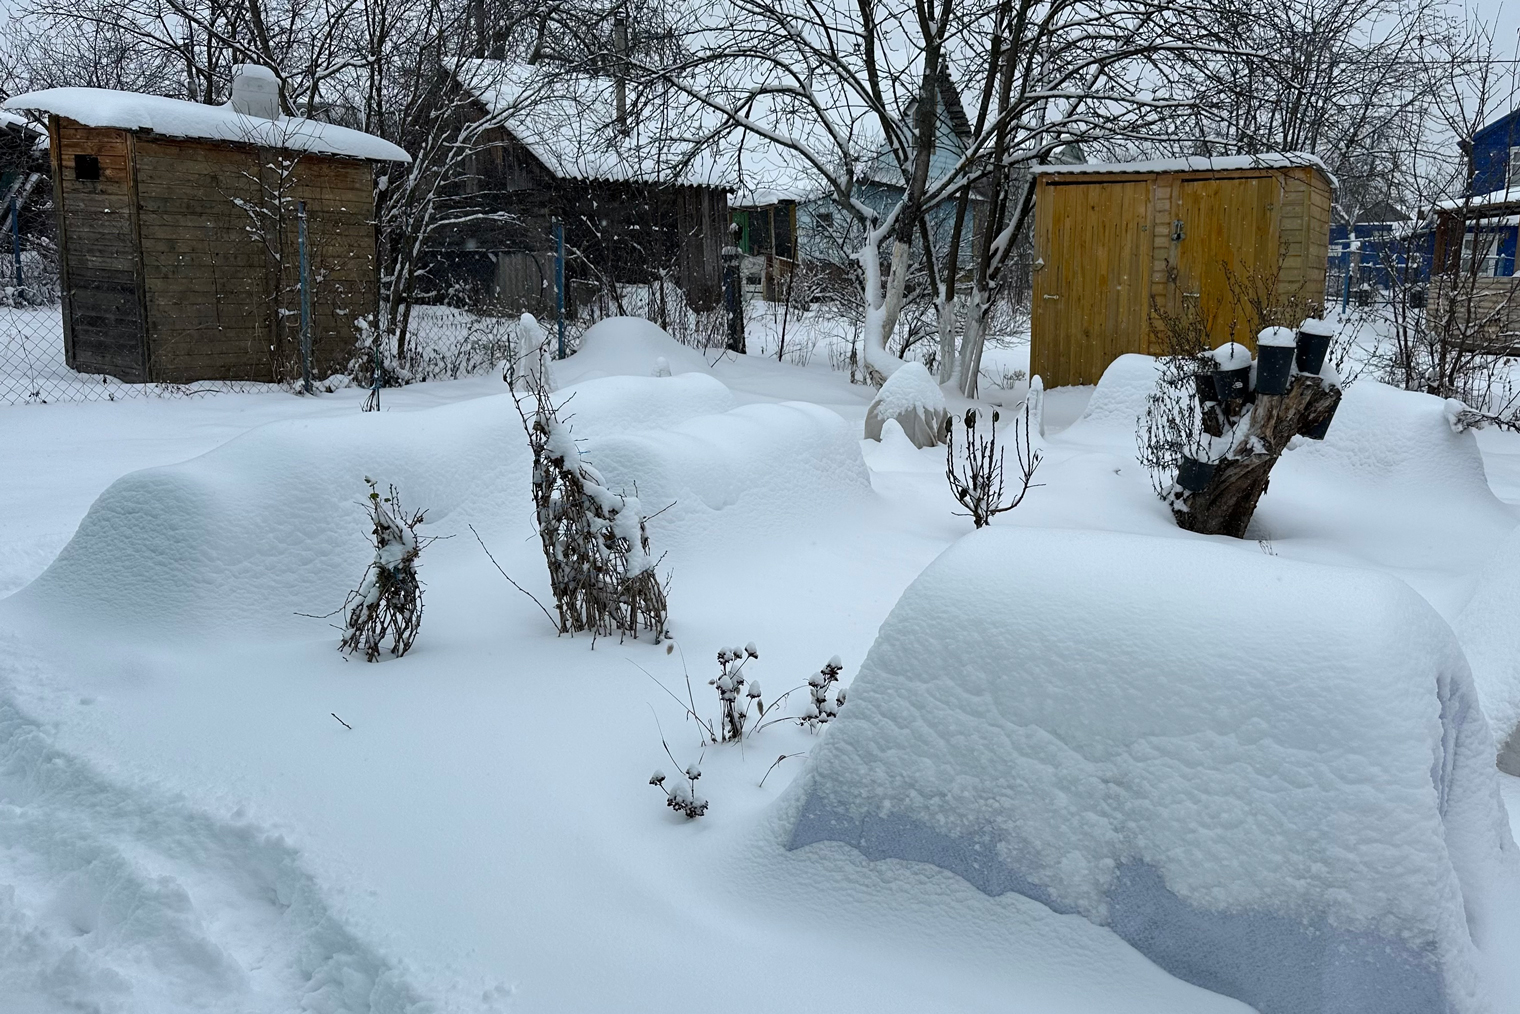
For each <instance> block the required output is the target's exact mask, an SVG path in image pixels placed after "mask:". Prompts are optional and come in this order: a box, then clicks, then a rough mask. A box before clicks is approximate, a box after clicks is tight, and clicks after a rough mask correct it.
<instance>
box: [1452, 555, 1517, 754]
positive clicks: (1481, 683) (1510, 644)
mask: <svg viewBox="0 0 1520 1014" xmlns="http://www.w3.org/2000/svg"><path fill="white" fill-rule="evenodd" d="M1455 626H1456V630H1457V635H1458V636H1459V637H1460V638H1461V639H1462V648H1463V650H1464V651H1465V652H1466V653H1467V661H1468V663H1469V664H1470V665H1471V666H1472V671H1473V682H1474V683H1476V684H1477V687H1478V697H1479V698H1480V699H1481V700H1482V701H1483V713H1484V714H1485V715H1487V716H1488V722H1489V725H1490V726H1492V727H1493V730H1494V741H1495V744H1496V746H1497V747H1498V749H1499V770H1501V771H1503V772H1504V773H1505V774H1510V775H1517V776H1520V529H1516V530H1515V531H1514V532H1513V533H1511V534H1510V536H1509V538H1508V539H1506V540H1505V541H1504V543H1503V544H1502V545H1501V546H1500V547H1499V549H1498V551H1497V552H1495V553H1494V559H1493V563H1491V564H1490V565H1489V566H1488V569H1487V570H1485V571H1484V572H1483V575H1482V576H1481V577H1480V578H1479V579H1478V587H1477V589H1476V590H1475V591H1474V592H1473V596H1472V598H1471V599H1470V600H1469V601H1468V603H1467V608H1466V609H1464V610H1462V614H1461V615H1460V616H1458V617H1457V621H1456V624H1455Z"/></svg>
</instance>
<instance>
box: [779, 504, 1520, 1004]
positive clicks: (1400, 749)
mask: <svg viewBox="0 0 1520 1014" xmlns="http://www.w3.org/2000/svg"><path fill="white" fill-rule="evenodd" d="M800 792H801V794H802V796H803V800H802V802H801V804H800V808H799V810H798V815H797V819H796V825H795V828H794V830H793V833H792V838H791V845H792V847H794V848H795V847H801V846H805V845H809V844H812V843H814V842H819V841H840V842H845V843H847V844H850V845H854V846H856V847H857V848H859V849H860V850H861V851H862V852H863V853H864V854H865V855H867V856H869V857H871V858H888V857H893V858H900V859H912V860H918V861H922V862H930V863H934V864H935V865H938V866H941V867H943V868H945V869H949V870H952V871H954V872H955V873H958V874H959V875H961V876H963V877H965V878H966V879H967V880H969V881H970V882H971V883H972V884H974V885H975V886H977V887H978V888H980V889H981V890H983V891H985V892H987V893H989V894H1001V893H1003V892H1006V891H1017V892H1019V893H1021V894H1025V895H1027V896H1029V897H1033V898H1037V899H1039V900H1040V901H1043V902H1045V903H1046V904H1048V905H1050V906H1051V908H1053V909H1055V910H1056V911H1058V912H1079V913H1081V914H1082V915H1084V916H1086V917H1088V918H1090V919H1092V920H1094V921H1095V922H1099V923H1101V924H1103V925H1107V926H1110V927H1111V928H1112V929H1113V930H1114V931H1115V932H1116V933H1118V934H1119V935H1120V936H1121V937H1123V938H1125V939H1126V940H1128V941H1129V942H1130V943H1132V944H1134V945H1135V946H1136V947H1138V948H1139V949H1140V950H1141V951H1142V952H1144V953H1145V954H1147V955H1148V956H1149V957H1151V958H1152V959H1153V960H1155V961H1156V962H1157V963H1158V964H1160V965H1161V966H1162V967H1163V968H1165V969H1167V970H1168V971H1170V972H1172V973H1173V974H1175V975H1178V976H1180V977H1182V978H1184V979H1187V980H1189V981H1192V982H1195V983H1198V984H1199V985H1202V986H1205V987H1207V988H1209V989H1213V990H1216V991H1219V992H1222V993H1225V994H1227V995H1231V996H1236V997H1239V998H1241V999H1243V1000H1245V1001H1246V1002H1248V1003H1250V1004H1252V1005H1253V1006H1255V1007H1256V1008H1257V1009H1258V1010H1260V1011H1261V1012H1262V1014H1311V1012H1313V1014H1358V1012H1365V1014H1400V1012H1408V1014H1431V1012H1436V1011H1451V1012H1477V1011H1486V1010H1490V1009H1493V1008H1491V1007H1490V1006H1489V1002H1490V1000H1491V998H1492V995H1493V993H1492V992H1491V991H1492V990H1493V989H1495V988H1499V989H1507V988H1508V986H1509V984H1508V983H1507V982H1500V983H1498V984H1495V983H1492V982H1489V981H1487V980H1488V978H1489V977H1490V975H1491V973H1492V970H1493V968H1494V967H1497V966H1499V965H1501V964H1502V963H1506V962H1510V961H1512V960H1513V956H1514V953H1515V952H1514V950H1513V948H1514V947H1515V946H1516V945H1517V944H1520V933H1517V932H1516V922H1517V920H1520V911H1517V910H1516V909H1514V908H1512V907H1510V906H1513V905H1514V903H1515V902H1516V901H1517V900H1520V856H1517V853H1516V848H1515V844H1514V841H1513V840H1512V838H1511V836H1510V830H1509V827H1508V824H1507V821H1506V818H1505V814H1504V810H1503V807H1502V805H1501V804H1500V802H1499V793H1498V789H1497V782H1496V775H1495V772H1494V768H1493V746H1492V740H1491V738H1490V736H1489V732H1488V728H1487V725H1486V723H1485V721H1484V718H1483V715H1482V713H1481V710H1480V709H1479V707H1478V703H1477V699H1476V696H1475V693H1474V691H1473V687H1472V682H1471V678H1470V676H1469V674H1468V671H1467V665H1466V663H1465V661H1464V660H1463V657H1462V653H1461V650H1460V648H1459V647H1458V645H1457V643H1456V639H1455V638H1454V637H1453V636H1452V634H1451V632H1450V630H1449V628H1448V627H1447V625H1446V624H1445V622H1444V621H1443V620H1442V619H1441V618H1440V617H1439V616H1438V615H1436V613H1435V612H1434V611H1433V610H1432V609H1431V608H1430V607H1429V606H1428V605H1427V604H1426V603H1425V602H1424V601H1422V600H1421V599H1420V598H1419V597H1418V596H1417V595H1415V594H1414V593H1413V592H1411V591H1410V590H1409V589H1408V588H1407V587H1406V586H1404V585H1403V584H1402V583H1401V582H1399V581H1396V580H1393V579H1390V578H1387V577H1384V576H1382V575H1378V574H1374V573H1371V572H1367V571H1356V570H1347V569H1340V568H1334V569H1333V568H1327V567H1317V566H1313V565H1308V564H1299V563H1292V562H1288V561H1284V560H1280V559H1275V558H1273V557H1269V556H1266V555H1262V554H1257V555H1254V556H1252V555H1248V554H1241V553H1237V552H1234V551H1232V550H1230V549H1228V548H1225V547H1221V546H1216V545H1210V544H1208V543H1205V542H1201V541H1189V542H1180V541H1176V540H1159V539H1148V538H1143V537H1133V536H1121V535H1108V534H1097V533H1081V532H1060V531H1042V532H1034V531H1017V530H1007V529H990V530H987V531H984V532H980V533H978V534H976V535H975V536H971V537H968V538H965V539H962V540H961V541H960V542H958V543H957V544H956V545H955V546H954V547H953V548H951V549H950V550H948V551H947V552H946V553H945V554H944V556H942V557H941V558H940V559H939V560H938V561H936V562H935V563H934V564H933V565H931V566H930V567H929V569H928V570H926V571H925V572H924V573H923V574H922V575H921V576H920V577H919V578H918V579H917V580H916V581H915V582H914V583H913V584H912V585H911V586H910V587H909V589H908V590H907V591H906V592H905V593H904V594H903V597H902V599H901V600H900V601H899V602H898V604H897V606H896V607H894V609H893V610H892V613H891V615H890V616H889V617H888V618H887V620H886V622H885V623H884V624H883V627H882V632H881V635H880V636H879V637H878V639H877V641H876V644H875V645H874V646H873V647H872V649H871V652H870V654H869V656H867V658H866V661H865V663H864V664H863V666H862V668H861V671H860V674H859V676H858V677H857V679H856V681H855V683H854V685H853V686H852V688H851V694H850V703H849V707H848V708H846V709H845V710H844V713H843V714H842V716H841V718H840V719H839V721H838V723H837V725H836V727H835V728H834V729H833V730H832V731H831V733H830V735H829V737H828V738H827V739H826V740H825V741H824V742H823V743H822V744H821V745H820V747H819V749H818V750H817V751H815V753H814V759H813V760H812V762H811V765H810V770H809V772H808V774H807V776H806V780H805V781H804V782H803V783H802V785H801V788H800ZM1484 952H1486V954H1485V953H1484Z"/></svg>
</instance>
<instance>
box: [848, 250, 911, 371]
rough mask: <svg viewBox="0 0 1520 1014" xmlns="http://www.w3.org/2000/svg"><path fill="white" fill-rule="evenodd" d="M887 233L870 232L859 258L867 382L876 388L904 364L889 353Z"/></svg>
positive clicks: (862, 342) (862, 336)
mask: <svg viewBox="0 0 1520 1014" xmlns="http://www.w3.org/2000/svg"><path fill="white" fill-rule="evenodd" d="M885 236H886V230H885V229H867V230H866V238H865V242H864V243H863V244H862V245H861V248H860V253H858V254H856V257H857V258H858V259H859V260H860V266H861V269H862V272H863V276H864V288H865V293H864V295H865V307H866V315H865V327H864V328H863V334H862V335H861V347H862V348H863V349H864V351H865V357H864V358H865V373H866V380H867V381H869V382H870V383H871V384H873V385H875V386H876V387H880V386H881V385H882V384H884V383H886V381H887V378H888V377H890V376H891V375H892V374H893V373H895V372H897V368H898V367H899V366H901V365H902V364H903V361H902V360H901V359H899V358H897V357H896V356H894V355H893V354H892V353H890V352H888V351H887V346H886V336H887V333H888V332H887V330H886V322H887V306H886V299H885V298H884V294H883V293H882V286H881V241H882V239H883V238H885Z"/></svg>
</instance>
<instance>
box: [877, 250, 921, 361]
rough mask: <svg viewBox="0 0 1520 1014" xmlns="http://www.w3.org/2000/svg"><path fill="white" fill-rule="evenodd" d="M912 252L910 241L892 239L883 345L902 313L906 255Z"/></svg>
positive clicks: (905, 280)
mask: <svg viewBox="0 0 1520 1014" xmlns="http://www.w3.org/2000/svg"><path fill="white" fill-rule="evenodd" d="M912 252H913V244H912V243H904V242H903V241H902V240H900V239H898V240H893V241H892V270H891V273H890V274H888V275H887V296H886V312H885V316H884V317H883V319H882V322H881V341H882V345H883V346H885V345H886V343H887V341H888V340H890V339H891V337H892V332H893V331H894V330H896V329H897V318H898V315H899V314H901V313H902V305H903V294H904V293H905V292H906V291H907V287H908V256H909V254H911V253H912Z"/></svg>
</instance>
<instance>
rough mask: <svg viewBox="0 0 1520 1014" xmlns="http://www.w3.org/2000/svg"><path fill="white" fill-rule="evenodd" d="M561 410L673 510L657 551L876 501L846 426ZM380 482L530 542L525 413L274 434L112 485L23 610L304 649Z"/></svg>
mask: <svg viewBox="0 0 1520 1014" xmlns="http://www.w3.org/2000/svg"><path fill="white" fill-rule="evenodd" d="M553 397H554V399H555V401H556V403H558V404H563V405H564V406H565V408H564V411H565V414H566V415H568V416H569V417H570V423H571V431H572V435H573V436H574V438H575V439H576V441H577V443H578V444H579V445H580V446H581V447H582V449H583V451H584V453H585V455H586V457H587V459H588V460H590V461H592V462H593V463H594V464H595V465H596V466H597V467H598V468H600V469H601V470H602V471H603V474H604V475H605V476H606V478H607V481H608V483H609V484H610V486H611V488H613V489H619V488H623V489H627V490H628V491H630V492H633V491H634V490H635V488H636V489H637V492H638V495H639V496H640V497H641V499H642V501H643V503H644V505H645V507H646V510H648V511H649V512H651V513H652V512H654V511H656V510H659V509H660V508H661V507H664V506H665V505H666V504H668V503H671V502H675V504H676V506H675V507H673V508H671V510H669V511H667V512H666V513H665V514H663V515H661V516H660V517H659V518H658V519H656V520H655V521H654V522H653V523H652V525H651V529H650V534H651V537H652V538H653V540H654V542H655V548H656V549H657V550H659V551H664V550H667V549H672V548H675V547H676V546H677V545H678V542H679V538H680V537H681V536H682V534H683V533H685V532H687V531H690V532H693V533H702V532H707V531H709V530H710V528H709V526H719V525H722V526H746V527H747V529H748V530H754V529H756V528H764V527H774V525H775V524H778V523H782V522H784V521H787V520H788V519H790V520H791V521H795V520H796V519H797V518H798V517H806V516H808V512H810V511H812V510H815V509H818V508H819V507H820V506H825V505H828V504H831V503H842V502H849V500H850V498H851V497H854V496H857V495H859V494H860V493H861V491H862V490H865V489H868V488H869V481H868V479H867V478H866V473H865V468H864V464H863V462H862V461H861V457H860V451H859V445H858V442H857V441H856V440H855V438H854V434H853V433H852V432H851V431H850V427H849V425H848V424H846V423H845V422H844V420H843V419H842V418H840V417H839V416H838V415H836V414H835V413H833V412H830V411H828V410H827V409H822V408H818V407H816V406H812V405H803V404H785V405H751V406H746V407H743V408H738V409H734V408H733V404H734V399H733V396H732V394H731V393H730V392H729V390H728V389H727V388H726V387H724V386H723V385H722V384H721V383H719V382H718V381H717V380H714V379H713V378H712V377H711V376H710V375H707V374H681V375H678V376H674V377H650V376H614V377H604V378H599V379H596V380H590V381H587V382H585V383H582V384H579V385H576V386H574V387H570V388H566V389H564V390H561V391H558V392H555V394H554V396H553ZM365 476H370V477H372V478H374V479H375V480H376V481H377V482H379V483H380V484H381V485H382V487H384V486H385V485H388V484H392V483H394V484H395V485H396V487H397V488H398V490H399V491H400V493H401V497H402V502H403V503H404V504H405V505H406V506H407V507H412V508H427V511H428V516H427V522H428V523H427V524H426V525H425V527H424V528H423V529H422V534H426V535H457V536H460V537H461V538H463V539H465V540H472V539H473V536H471V535H470V533H469V530H468V528H467V527H466V526H467V525H468V524H472V523H473V524H475V525H476V526H477V527H480V526H482V525H483V526H486V531H487V532H490V531H492V530H498V531H500V530H510V531H512V532H514V533H517V532H520V531H522V530H531V519H530V515H531V501H530V499H529V492H528V491H529V483H530V476H529V455H528V450H527V442H526V438H525V436H524V434H523V430H522V422H521V420H520V419H519V417H518V415H517V412H516V409H515V407H514V405H513V401H512V396H511V395H501V396H497V397H488V398H481V399H477V400H474V401H469V402H464V403H460V404H456V405H448V406H443V407H439V408H432V409H426V410H422V411H416V412H382V413H371V414H362V413H355V414H354V415H352V416H348V417H346V418H328V419H321V420H302V421H296V422H287V423H278V424H274V425H270V426H265V427H261V428H259V429H256V430H253V431H251V432H249V433H247V434H245V435H244V436H242V437H240V438H238V439H236V440H233V441H230V442H229V443H227V444H224V445H222V446H221V447H219V448H217V449H216V450H214V451H211V452H210V453H208V454H205V455H202V456H201V457H199V458H194V459H191V460H190V461H186V462H182V463H180V464H177V465H169V466H165V467H161V468H152V469H146V470H144V471H140V472H134V473H132V474H130V475H127V476H124V477H123V478H121V479H120V480H118V481H117V482H115V483H114V484H112V485H111V486H110V487H109V488H108V489H107V490H106V491H105V492H104V493H102V494H101V496H100V497H99V498H98V499H97V500H96V502H95V504H94V505H93V506H92V507H91V508H90V511H89V513H88V514H87V515H86V516H85V518H84V520H83V521H82V522H81V523H80V526H79V529H78V530H77V531H76V532H75V534H74V537H73V539H72V540H71V541H70V542H69V544H68V545H67V546H66V547H64V549H63V551H62V552H61V553H60V554H59V556H58V558H57V559H56V560H55V561H54V562H53V564H52V566H50V567H49V568H48V569H47V570H46V571H45V572H44V573H43V574H42V575H41V576H39V577H38V578H37V580H36V581H34V582H33V583H32V584H31V585H30V586H28V587H27V588H26V589H23V590H22V591H21V592H19V593H18V596H19V598H18V602H20V603H31V604H33V605H34V606H36V607H38V608H41V609H42V610H43V611H44V612H46V613H48V614H51V615H55V616H57V615H61V616H62V617H63V618H65V620H66V622H88V623H89V624H90V625H91V627H92V628H99V627H102V626H110V625H112V624H121V625H125V626H132V627H138V628H142V629H145V630H156V631H159V632H164V631H172V632H174V633H175V634H176V635H177V636H216V637H227V636H233V637H236V636H248V637H263V636H270V635H272V634H274V633H275V632H277V631H281V630H283V631H287V632H288V631H291V630H299V629H306V630H308V631H309V630H310V629H311V623H312V621H310V620H299V621H297V620H295V619H293V617H294V614H296V613H307V614H314V615H321V614H324V613H326V612H328V610H330V609H332V608H334V607H335V606H336V605H337V604H339V603H341V602H342V601H343V596H344V594H345V593H346V592H347V591H348V590H349V589H351V588H352V587H353V584H354V582H356V581H357V580H358V579H359V577H360V576H361V575H362V574H363V573H364V569H365V567H366V566H367V565H368V563H369V561H370V559H371V558H372V557H373V553H374V550H373V547H372V546H370V545H369V542H368V539H367V536H366V532H367V528H366V526H365V524H364V523H363V513H362V508H361V507H360V506H359V501H360V500H361V498H362V496H363V494H364V488H363V479H364V477H365ZM729 530H731V531H735V530H740V529H739V528H737V527H734V528H730V529H729ZM428 559H429V557H428V556H427V555H424V556H423V558H422V561H421V571H422V576H423V580H424V581H427V571H428Z"/></svg>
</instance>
